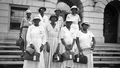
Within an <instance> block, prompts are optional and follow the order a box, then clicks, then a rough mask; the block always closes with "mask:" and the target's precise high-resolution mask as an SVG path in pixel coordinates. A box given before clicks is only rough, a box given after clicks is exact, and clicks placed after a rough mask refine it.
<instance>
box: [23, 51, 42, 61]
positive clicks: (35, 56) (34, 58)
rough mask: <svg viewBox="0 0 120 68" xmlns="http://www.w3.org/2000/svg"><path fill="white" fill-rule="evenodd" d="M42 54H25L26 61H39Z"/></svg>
mask: <svg viewBox="0 0 120 68" xmlns="http://www.w3.org/2000/svg"><path fill="white" fill-rule="evenodd" d="M39 58H40V53H38V52H35V53H33V54H32V55H30V54H29V53H28V52H25V55H24V60H31V61H39Z"/></svg>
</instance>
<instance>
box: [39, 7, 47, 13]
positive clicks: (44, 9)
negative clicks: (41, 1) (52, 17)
mask: <svg viewBox="0 0 120 68" xmlns="http://www.w3.org/2000/svg"><path fill="white" fill-rule="evenodd" d="M41 9H44V10H45V11H46V8H45V7H40V8H39V9H38V12H41Z"/></svg>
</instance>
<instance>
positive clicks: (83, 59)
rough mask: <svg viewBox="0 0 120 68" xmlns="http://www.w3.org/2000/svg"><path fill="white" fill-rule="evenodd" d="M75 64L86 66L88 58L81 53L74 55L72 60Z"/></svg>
mask: <svg viewBox="0 0 120 68" xmlns="http://www.w3.org/2000/svg"><path fill="white" fill-rule="evenodd" d="M73 62H75V63H81V64H87V62H88V58H87V56H85V55H84V54H83V53H81V54H80V53H79V54H76V55H75V59H74V60H73Z"/></svg>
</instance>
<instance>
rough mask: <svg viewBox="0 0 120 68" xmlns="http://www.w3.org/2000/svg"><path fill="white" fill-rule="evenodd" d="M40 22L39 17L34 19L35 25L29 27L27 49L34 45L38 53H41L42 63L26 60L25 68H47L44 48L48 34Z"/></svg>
mask: <svg viewBox="0 0 120 68" xmlns="http://www.w3.org/2000/svg"><path fill="white" fill-rule="evenodd" d="M39 22H40V19H39V17H34V19H33V23H34V25H31V26H29V28H28V32H27V37H26V39H27V43H28V44H27V47H29V46H30V45H31V44H32V45H33V46H34V48H35V50H36V52H38V53H40V58H39V60H40V61H39V62H36V61H30V60H24V64H23V68H45V64H44V57H43V47H44V45H45V43H46V34H45V30H44V28H43V27H42V26H41V25H39Z"/></svg>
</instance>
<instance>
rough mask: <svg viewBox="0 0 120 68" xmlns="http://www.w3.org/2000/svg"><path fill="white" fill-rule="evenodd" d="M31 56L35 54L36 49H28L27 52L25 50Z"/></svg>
mask: <svg viewBox="0 0 120 68" xmlns="http://www.w3.org/2000/svg"><path fill="white" fill-rule="evenodd" d="M25 51H26V52H27V53H28V54H29V55H32V54H34V52H35V49H33V48H32V47H31V46H29V47H27V48H26V50H25Z"/></svg>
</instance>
